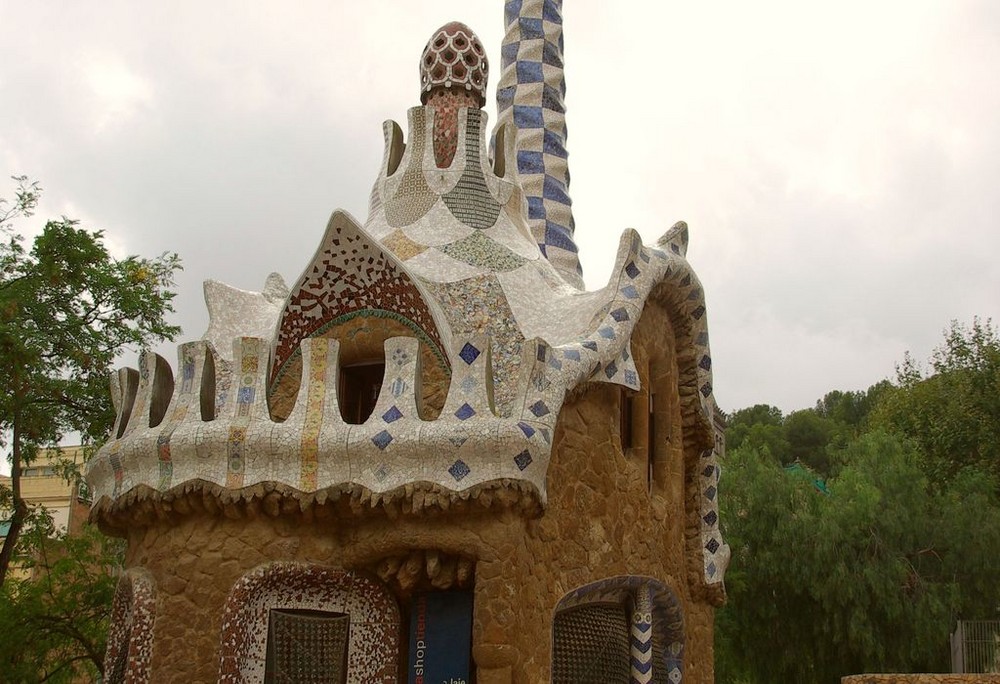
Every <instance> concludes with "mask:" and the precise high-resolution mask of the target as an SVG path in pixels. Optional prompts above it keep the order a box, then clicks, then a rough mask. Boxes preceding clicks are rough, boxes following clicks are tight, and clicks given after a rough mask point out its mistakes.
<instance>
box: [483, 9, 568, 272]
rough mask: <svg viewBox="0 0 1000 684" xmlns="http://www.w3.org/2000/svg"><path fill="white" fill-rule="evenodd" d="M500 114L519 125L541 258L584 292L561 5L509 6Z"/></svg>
mask: <svg viewBox="0 0 1000 684" xmlns="http://www.w3.org/2000/svg"><path fill="white" fill-rule="evenodd" d="M504 18H505V23H506V33H505V35H504V39H503V45H502V47H501V59H502V63H501V73H500V84H499V85H498V86H497V112H498V119H499V122H500V123H504V122H507V121H510V122H513V124H514V125H515V126H516V127H517V132H518V134H517V171H518V175H519V176H520V178H521V183H522V185H523V186H524V192H525V195H526V196H527V198H528V220H529V222H530V224H531V231H532V233H533V234H534V236H535V239H536V241H537V242H538V247H539V249H541V251H542V254H544V255H545V257H546V258H547V259H548V260H549V261H550V262H551V263H552V265H553V266H555V268H556V270H557V271H558V272H559V273H560V275H562V277H563V278H564V279H565V281H566V282H567V283H570V284H571V285H573V286H574V287H577V288H579V289H583V270H582V269H581V267H580V260H579V258H578V256H577V252H578V249H577V246H576V243H575V242H574V241H573V228H574V225H573V212H572V208H571V201H570V198H569V167H568V164H567V152H566V107H565V104H564V100H563V98H564V97H565V96H566V80H565V77H564V74H563V34H562V0H507V2H506V5H505V8H504Z"/></svg>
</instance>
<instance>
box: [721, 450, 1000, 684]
mask: <svg viewBox="0 0 1000 684" xmlns="http://www.w3.org/2000/svg"><path fill="white" fill-rule="evenodd" d="M841 455H842V457H843V465H842V467H841V468H840V470H839V471H838V472H837V474H836V475H835V476H834V477H831V478H830V479H828V480H827V487H828V490H829V494H825V493H823V492H822V491H820V490H818V489H817V488H816V487H815V486H814V485H813V483H812V478H810V477H801V476H798V475H800V473H790V472H786V471H785V470H783V469H781V468H780V467H779V466H778V464H776V463H775V462H774V461H773V459H771V458H769V457H766V456H762V455H761V454H760V453H759V452H757V451H756V450H754V449H738V450H736V451H735V452H731V453H730V456H729V460H728V463H727V464H726V477H725V479H724V480H723V482H722V487H723V491H722V492H721V496H720V503H721V505H722V520H723V524H724V525H725V530H726V535H727V540H728V542H729V544H730V545H731V547H732V549H733V562H732V566H731V568H730V570H729V572H728V573H727V578H726V585H727V591H728V594H729V602H728V604H727V605H726V606H725V607H724V608H723V609H722V610H721V611H720V612H719V614H718V619H717V623H716V625H717V626H716V629H717V653H718V655H717V671H718V675H719V679H720V681H734V682H736V681H742V682H753V683H760V684H763V683H765V682H767V683H771V682H779V683H780V682H789V683H791V682H817V683H819V684H822V683H829V684H834V683H835V682H838V681H839V678H840V677H841V676H844V675H848V674H856V673H859V672H914V671H942V670H943V669H944V668H946V667H947V664H948V663H947V660H948V645H947V644H948V633H949V630H950V628H951V626H952V625H953V624H954V619H955V618H956V617H959V616H961V617H967V618H971V617H995V612H996V610H997V607H998V606H1000V590H998V588H997V586H996V581H995V549H996V547H997V545H998V544H1000V506H998V502H997V497H996V495H995V494H994V493H993V492H992V490H991V488H990V487H988V486H986V487H984V486H983V485H984V481H983V478H981V477H979V478H976V477H968V476H963V477H960V478H957V479H956V480H955V481H954V482H952V483H950V485H949V486H948V487H947V488H945V489H943V490H941V489H935V488H934V487H932V486H931V485H930V482H929V480H928V478H927V477H926V476H925V475H924V474H923V472H922V470H921V467H920V460H921V454H920V453H919V451H918V449H917V447H916V445H915V444H914V443H912V442H909V441H907V440H905V439H903V438H901V437H899V436H896V435H892V434H888V433H886V432H882V431H873V432H869V433H866V434H863V435H862V436H861V437H859V438H858V439H856V440H852V441H850V442H849V443H848V444H847V445H846V446H845V447H844V449H843V453H842V454H841ZM967 475H968V474H967ZM970 505H971V506H975V508H974V509H973V508H970Z"/></svg>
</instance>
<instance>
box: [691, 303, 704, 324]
mask: <svg viewBox="0 0 1000 684" xmlns="http://www.w3.org/2000/svg"><path fill="white" fill-rule="evenodd" d="M704 315H705V307H703V306H699V307H698V308H696V309H695V310H694V311H692V312H691V316H692V318H694V319H695V320H696V321H697V320H700V319H701V317H702V316H704Z"/></svg>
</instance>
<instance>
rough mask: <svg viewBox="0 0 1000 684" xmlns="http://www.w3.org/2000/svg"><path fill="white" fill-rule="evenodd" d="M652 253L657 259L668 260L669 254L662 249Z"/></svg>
mask: <svg viewBox="0 0 1000 684" xmlns="http://www.w3.org/2000/svg"><path fill="white" fill-rule="evenodd" d="M652 252H653V256H655V257H656V258H657V259H666V258H667V253H666V252H664V251H663V250H662V249H654V250H652Z"/></svg>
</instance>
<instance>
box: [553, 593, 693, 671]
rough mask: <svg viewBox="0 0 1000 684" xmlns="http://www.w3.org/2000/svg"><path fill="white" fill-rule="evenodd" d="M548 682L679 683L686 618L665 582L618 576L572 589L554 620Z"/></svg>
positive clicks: (560, 605)
mask: <svg viewBox="0 0 1000 684" xmlns="http://www.w3.org/2000/svg"><path fill="white" fill-rule="evenodd" d="M552 636H553V643H552V683H553V684H589V683H593V684H598V683H600V684H608V683H612V682H614V683H617V682H622V683H623V684H627V683H630V682H658V683H662V684H680V683H681V682H682V681H683V674H684V618H683V615H682V611H681V607H680V604H679V603H678V601H677V597H676V596H675V595H674V593H673V591H671V590H670V588H669V587H667V586H666V585H664V584H663V583H662V582H659V581H657V580H655V579H653V578H651V577H637V576H631V575H626V576H620V577H611V578H608V579H604V580H600V581H598V582H594V583H592V584H588V585H586V586H583V587H580V588H579V589H577V590H575V591H572V592H570V593H569V594H567V595H566V596H564V597H563V598H562V600H560V601H559V603H558V605H557V606H556V612H555V617H554V618H553V621H552Z"/></svg>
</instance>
